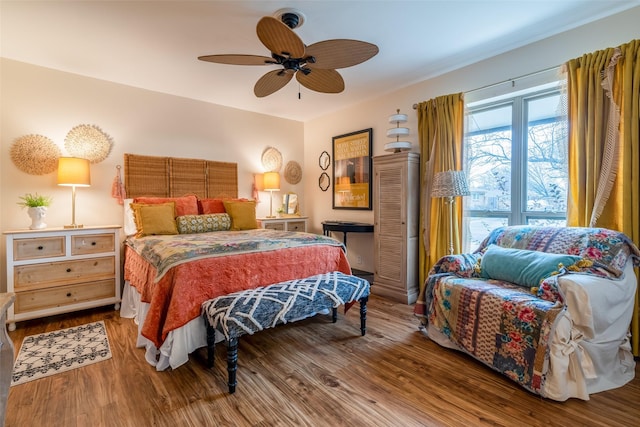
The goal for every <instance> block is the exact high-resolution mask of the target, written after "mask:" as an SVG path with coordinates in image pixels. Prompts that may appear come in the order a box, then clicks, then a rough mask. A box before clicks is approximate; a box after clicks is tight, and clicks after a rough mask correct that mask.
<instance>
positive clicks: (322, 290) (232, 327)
mask: <svg viewBox="0 0 640 427" xmlns="http://www.w3.org/2000/svg"><path fill="white" fill-rule="evenodd" d="M369 288H370V286H369V282H367V281H366V280H365V279H361V278H359V277H356V276H351V275H347V274H344V273H340V272H337V271H336V272H331V273H326V274H319V275H316V276H311V277H306V278H304V279H295V280H289V281H286V282H281V283H276V284H273V285H269V286H263V287H260V288H256V289H247V290H245V291H241V292H235V293H232V294H228V295H224V296H220V297H218V298H214V299H211V300H208V301H205V302H204V303H203V304H202V315H203V317H204V320H205V324H206V327H207V356H208V365H209V367H213V359H214V346H215V335H216V334H215V332H216V331H218V332H219V333H221V334H222V335H224V339H225V341H226V343H227V371H228V372H229V393H233V392H235V389H236V384H237V381H236V371H237V369H238V339H239V338H240V337H241V336H242V335H245V334H250V335H251V334H253V333H255V332H258V331H261V330H263V329H268V328H273V327H275V326H277V325H280V324H284V323H292V322H296V321H298V320H302V319H306V318H308V317H311V316H315V315H316V314H319V313H329V309H331V313H332V321H333V322H334V323H335V322H336V320H337V316H338V307H339V306H340V305H342V304H353V303H355V301H359V302H360V331H361V333H362V335H364V334H365V332H366V319H367V300H368V298H369V292H370V289H369Z"/></svg>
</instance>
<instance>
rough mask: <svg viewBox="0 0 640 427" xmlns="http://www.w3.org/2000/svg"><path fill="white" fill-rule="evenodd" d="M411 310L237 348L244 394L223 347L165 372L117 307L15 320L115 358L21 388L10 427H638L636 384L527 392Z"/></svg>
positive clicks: (295, 327)
mask: <svg viewBox="0 0 640 427" xmlns="http://www.w3.org/2000/svg"><path fill="white" fill-rule="evenodd" d="M411 310H412V307H410V306H407V305H404V304H401V303H395V302H392V301H389V300H386V299H383V298H380V297H376V296H372V297H371V298H370V300H369V304H368V315H367V318H368V323H367V326H368V329H367V335H366V336H364V337H361V336H360V333H359V332H360V331H359V313H358V310H357V306H356V307H354V308H353V309H351V310H350V311H349V312H348V313H347V314H346V315H343V313H342V311H341V312H340V315H339V318H338V322H337V323H335V324H333V323H331V321H330V318H329V316H316V317H314V318H312V319H306V320H304V321H300V322H297V323H295V324H289V325H284V326H280V327H277V328H275V329H269V330H266V331H263V332H260V333H258V334H256V335H253V336H245V337H243V338H242V339H241V340H240V348H239V370H238V381H239V382H238V388H237V391H236V393H235V394H233V395H230V394H228V393H227V372H226V348H225V347H224V345H221V344H219V345H218V346H217V348H216V360H215V366H214V368H213V369H206V368H205V366H206V351H204V349H201V350H198V351H196V352H195V353H194V354H192V355H191V358H190V361H189V362H188V363H187V364H185V365H183V366H181V367H179V368H178V369H176V370H175V371H174V370H168V371H164V372H157V371H156V370H155V368H154V367H153V366H150V365H149V364H148V363H147V362H146V361H145V359H144V350H143V349H139V348H136V347H135V339H134V336H135V332H136V330H137V326H136V325H135V324H134V322H133V321H132V320H131V319H123V318H120V316H119V315H118V313H117V312H115V311H113V310H112V309H110V308H109V307H102V308H97V309H93V310H85V311H82V312H76V313H68V314H64V315H58V316H52V317H48V318H46V319H37V320H30V321H26V322H18V324H17V329H16V330H15V331H14V332H11V333H9V336H10V337H11V339H12V340H13V342H14V344H15V346H16V354H17V351H18V349H19V347H20V345H21V343H22V340H23V339H24V337H25V336H27V335H33V334H37V333H42V332H49V331H53V330H56V329H61V328H68V327H72V326H77V325H80V324H84V323H88V322H93V321H97V320H105V324H106V326H107V330H108V334H109V342H110V344H111V351H112V353H113V358H112V359H110V360H107V361H104V362H100V363H96V364H93V365H88V366H86V367H83V368H80V369H75V370H73V371H69V372H64V373H61V374H57V375H54V376H52V377H48V378H43V379H40V380H37V381H32V382H29V383H25V384H22V385H19V386H15V387H12V388H11V389H10V392H9V401H8V408H7V415H6V426H25V425H60V426H84V425H100V426H114V427H115V426H147V425H154V426H176V425H180V426H201V425H225V426H226V425H233V426H273V425H279V426H317V425H350V426H400V425H401V426H425V425H428V426H453V425H456V426H457V425H468V426H524V425H531V426H560V425H581V426H602V425H607V426H629V425H635V424H637V422H638V420H639V419H640V405H638V404H637V402H638V401H640V376H639V375H638V374H639V373H640V369H639V368H638V367H636V378H635V379H634V380H633V381H631V382H630V383H629V384H627V385H625V386H624V387H621V388H619V389H616V390H610V391H606V392H602V393H598V394H594V395H592V396H591V399H590V400H589V401H581V400H576V399H571V400H569V401H567V402H554V401H549V400H545V399H542V398H541V397H540V396H537V395H534V394H531V393H529V392H527V391H526V390H524V389H522V388H520V387H519V386H517V385H516V384H515V383H513V382H512V381H511V380H509V379H508V378H506V377H504V376H501V375H499V374H497V373H496V372H494V371H493V370H491V369H490V368H488V367H486V366H484V365H483V364H481V363H479V362H477V361H475V360H473V359H472V358H471V357H468V356H466V355H464V354H461V353H459V352H456V351H453V350H449V349H445V348H442V347H440V346H438V345H437V344H435V343H433V342H431V341H430V340H428V339H427V338H426V337H424V336H423V335H422V333H421V332H419V331H418V330H417V326H418V320H417V319H416V318H415V317H414V316H413V314H412V311H411Z"/></svg>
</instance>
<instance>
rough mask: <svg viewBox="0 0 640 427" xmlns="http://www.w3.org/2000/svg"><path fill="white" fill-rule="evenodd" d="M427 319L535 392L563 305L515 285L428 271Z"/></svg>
mask: <svg viewBox="0 0 640 427" xmlns="http://www.w3.org/2000/svg"><path fill="white" fill-rule="evenodd" d="M427 288H428V291H427V292H428V295H429V296H430V301H429V302H428V303H427V304H428V306H429V307H432V310H431V312H430V313H429V316H428V321H429V323H430V324H431V325H432V326H434V327H436V328H437V329H438V330H440V331H441V332H442V333H443V334H445V335H446V336H447V337H448V338H449V339H450V340H451V341H453V342H455V343H456V344H458V345H459V346H460V347H461V349H463V350H464V351H465V352H467V353H469V354H470V355H472V356H473V357H475V358H476V359H478V360H480V361H482V362H483V363H485V364H486V365H488V366H490V367H492V368H493V369H495V370H497V371H498V372H500V373H502V374H504V375H506V376H508V377H509V378H511V379H512V380H514V381H516V382H517V383H519V384H520V385H522V386H523V387H525V388H526V389H528V390H530V391H532V392H535V393H540V388H541V386H542V375H543V374H544V372H545V354H546V348H547V341H548V339H549V333H550V330H551V327H552V326H553V323H554V321H555V319H556V317H557V316H558V314H560V312H561V311H562V310H563V309H564V308H563V305H562V304H561V303H559V302H550V301H545V300H543V299H540V298H538V297H536V296H535V295H533V294H531V293H530V292H529V291H528V290H527V289H525V288H522V287H521V286H516V285H511V284H509V283H507V282H500V281H497V280H487V281H485V280H477V279H468V278H460V277H456V276H452V275H448V274H445V275H432V276H430V277H429V281H428V283H427Z"/></svg>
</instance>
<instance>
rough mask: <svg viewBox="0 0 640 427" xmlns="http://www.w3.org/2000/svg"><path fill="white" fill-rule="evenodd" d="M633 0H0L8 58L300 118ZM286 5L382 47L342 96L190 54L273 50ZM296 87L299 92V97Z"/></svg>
mask: <svg viewBox="0 0 640 427" xmlns="http://www.w3.org/2000/svg"><path fill="white" fill-rule="evenodd" d="M638 4H640V0H606V1H604V0H555V1H552V0H502V1H481V0H468V1H462V0H448V1H447V0H423V1H418V0H414V1H392V0H389V1H380V0H379V1H364V0H351V1H338V0H333V1H326V0H325V1H308V0H307V1H299V0H297V1H292V0H289V1H243V0H236V1H151V0H143V1H115V0H111V1H95V0H85V1H51V0H49V1H24V0H20V1H5V0H2V1H1V3H0V6H1V9H0V20H1V21H0V24H1V32H0V36H1V55H2V56H3V57H5V58H9V59H13V60H17V61H22V62H27V63H31V64H35V65H39V66H43V67H49V68H53V69H57V70H62V71H66V72H71V73H76V74H80V75H84V76H90V77H94V78H98V79H103V80H108V81H112V82H117V83H121V84H125V85H130V86H134V87H139V88H144V89H149V90H153V91H157V92H163V93H168V94H173V95H178V96H183V97H187V98H192V99H197V100H202V101H206V102H211V103H215V104H221V105H225V106H229V107H235V108H239V109H243V110H249V111H255V112H259V113H264V114H269V115H274V116H278V117H284V118H288V119H293V120H298V121H306V120H309V119H312V118H314V117H317V116H321V115H324V114H327V113H329V112H331V111H335V110H338V109H341V108H344V107H345V106H348V105H352V104H355V103H357V102H360V101H362V100H364V99H367V98H370V97H374V96H379V95H381V94H383V93H386V92H391V91H394V90H397V89H399V88H401V87H404V86H407V85H409V84H412V83H416V82H419V81H422V80H425V79H427V78H431V77H435V76H437V75H440V74H443V73H446V72H448V71H451V70H454V69H457V68H460V67H463V66H466V65H468V64H471V63H474V62H477V61H480V60H483V59H486V58H489V57H492V56H494V55H498V54H500V53H503V52H506V51H509V50H512V49H514V48H518V47H520V46H524V45H526V44H529V43H532V42H535V41H538V40H541V39H544V38H546V37H549V36H552V35H554V34H558V33H560V32H563V31H567V30H569V29H572V28H575V27H578V26H580V25H583V24H586V23H588V22H591V21H594V20H597V19H600V18H603V17H606V16H609V15H612V14H615V13H618V12H621V11H624V10H627V9H630V8H632V7H635V6H638ZM285 7H294V8H297V9H298V10H300V11H301V12H302V13H303V14H304V15H305V17H306V19H305V23H304V24H303V26H302V27H300V28H299V29H296V30H295V32H296V33H297V34H298V35H299V36H300V38H301V39H302V40H303V41H304V42H305V44H307V45H310V44H312V43H315V42H318V41H322V40H327V39H334V38H347V39H356V40H363V41H367V42H370V43H374V44H376V45H377V46H378V47H379V48H380V52H379V53H378V55H376V56H375V57H373V58H372V59H371V60H369V61H367V62H364V63H362V64H359V65H356V66H354V67H350V68H345V69H341V70H339V72H340V73H341V74H342V76H343V78H344V80H345V86H346V88H345V91H344V92H342V93H340V94H320V93H316V92H312V91H309V90H307V89H305V88H304V87H302V88H299V87H298V83H297V82H296V81H295V79H294V80H292V81H291V82H290V83H289V84H288V85H287V86H286V87H285V88H284V89H282V90H280V91H278V92H276V93H275V94H273V95H270V96H268V97H265V98H256V97H255V95H254V94H253V86H254V84H255V82H256V81H257V80H258V79H259V78H260V76H262V75H263V74H264V73H266V72H268V71H271V70H272V69H276V66H235V65H222V64H213V63H208V62H203V61H198V60H197V59H196V58H197V57H198V56H201V55H210V54H221V53H242V54H254V55H265V56H269V52H268V50H267V49H266V48H265V47H264V46H263V45H262V44H261V43H260V41H259V40H258V37H257V35H256V24H257V22H258V20H259V19H260V18H261V17H263V16H272V15H273V14H274V13H275V12H276V11H277V10H279V9H282V8H285ZM299 90H300V93H301V99H300V100H299V99H298V91H299Z"/></svg>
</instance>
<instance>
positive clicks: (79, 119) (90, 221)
mask: <svg viewBox="0 0 640 427" xmlns="http://www.w3.org/2000/svg"><path fill="white" fill-rule="evenodd" d="M1 66H2V68H1V72H2V74H1V79H2V80H1V90H2V93H1V97H2V98H1V107H2V116H1V126H2V127H1V128H0V130H1V132H0V137H1V147H2V149H1V151H0V189H1V192H0V228H1V229H2V231H6V230H13V229H20V228H28V227H29V225H30V224H31V221H30V219H29V217H28V215H27V212H26V210H23V209H21V208H20V207H19V206H18V205H17V202H18V197H19V196H21V195H23V194H25V193H34V192H38V193H40V194H44V195H50V196H52V197H53V204H52V205H51V207H50V208H49V210H48V213H47V217H46V221H45V222H46V223H47V225H48V226H49V227H56V226H57V227H60V226H63V225H64V224H67V223H71V189H69V188H68V187H58V186H57V185H56V174H55V172H54V173H51V174H48V175H40V176H37V175H29V174H27V173H24V172H22V171H20V170H19V169H18V168H17V167H16V166H15V165H14V164H13V162H12V161H11V157H10V148H11V145H12V144H13V142H14V140H15V139H16V138H19V137H21V136H25V135H29V134H39V135H43V136H46V137H48V138H50V139H52V140H53V141H54V142H55V143H56V144H57V145H59V146H60V148H61V150H62V153H63V154H67V153H66V152H65V149H64V138H65V136H66V134H67V132H68V131H69V130H71V129H72V128H73V127H74V126H77V125H80V124H90V125H97V126H99V127H100V128H101V129H102V130H103V131H104V132H106V133H107V134H109V135H110V136H111V137H112V138H113V142H114V143H113V149H112V151H111V153H110V154H109V156H108V157H107V158H106V159H105V160H104V161H102V162H100V163H96V164H92V165H91V182H92V185H91V187H89V188H79V189H78V190H77V193H76V222H77V223H80V224H85V225H100V224H122V223H123V221H122V217H123V214H122V206H121V205H119V204H118V203H117V202H116V201H115V199H113V198H111V184H112V182H113V178H114V176H115V174H116V165H122V164H123V154H124V153H135V154H145V155H162V156H174V157H185V158H204V159H211V160H220V161H229V162H237V163H238V185H239V195H240V196H242V197H251V183H252V179H253V175H252V174H253V173H259V172H263V170H262V164H261V154H262V151H263V150H264V149H265V148H266V147H267V146H273V147H276V148H278V149H279V150H280V152H281V153H282V157H283V165H284V164H286V162H288V161H290V160H295V161H297V162H298V163H300V164H302V163H303V161H304V158H303V150H304V146H303V143H302V140H303V138H304V134H303V123H301V122H296V121H292V120H285V119H280V118H276V117H271V116H266V115H262V114H255V113H250V112H246V111H242V110H237V109H233V108H228V107H222V106H218V105H212V104H207V103H204V102H200V101H193V100H190V99H186V98H180V97H176V96H172V95H165V94H160V93H155V92H151V91H146V90H140V89H137V88H133V87H129V86H123V85H119V84H115V83H111V82H106V81H101V80H96V79H91V78H86V77H81V76H78V75H74V74H69V73H63V72H58V71H54V70H50V69H46V68H41V67H36V66H33V65H29V64H24V63H20V62H15V61H11V60H6V59H3V60H2V63H1ZM281 186H282V190H283V192H284V191H295V192H298V193H300V194H301V196H302V183H298V184H296V185H289V184H287V183H286V182H285V181H284V179H283V180H282V183H281ZM274 195H275V196H276V197H274V198H275V200H276V203H279V202H280V200H281V196H279V195H278V193H274ZM260 197H261V200H262V203H260V204H259V205H258V215H259V216H266V215H267V214H268V210H269V194H268V193H261V194H260ZM302 201H304V198H303V197H302ZM274 205H275V203H274ZM4 246H5V243H4V238H3V239H2V258H1V261H0V265H2V269H1V270H2V272H1V275H0V284H1V285H0V290H5V289H6V287H5V286H6V283H5V281H6V274H5V268H6V263H5V247H4Z"/></svg>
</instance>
